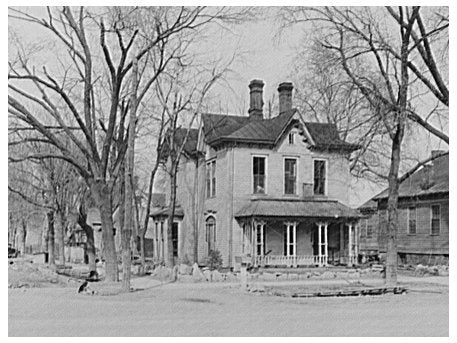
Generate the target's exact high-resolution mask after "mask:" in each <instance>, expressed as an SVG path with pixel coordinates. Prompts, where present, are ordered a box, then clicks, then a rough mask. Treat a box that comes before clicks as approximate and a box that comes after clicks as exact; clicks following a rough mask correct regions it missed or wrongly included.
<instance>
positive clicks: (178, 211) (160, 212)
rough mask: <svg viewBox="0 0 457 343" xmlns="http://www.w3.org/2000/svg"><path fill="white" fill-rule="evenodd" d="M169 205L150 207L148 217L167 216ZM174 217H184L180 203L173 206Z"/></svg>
mask: <svg viewBox="0 0 457 343" xmlns="http://www.w3.org/2000/svg"><path fill="white" fill-rule="evenodd" d="M168 211H169V207H168V206H166V207H156V208H152V209H151V214H150V217H166V216H168ZM175 217H178V218H180V217H184V211H183V209H182V208H181V206H180V205H176V207H175Z"/></svg>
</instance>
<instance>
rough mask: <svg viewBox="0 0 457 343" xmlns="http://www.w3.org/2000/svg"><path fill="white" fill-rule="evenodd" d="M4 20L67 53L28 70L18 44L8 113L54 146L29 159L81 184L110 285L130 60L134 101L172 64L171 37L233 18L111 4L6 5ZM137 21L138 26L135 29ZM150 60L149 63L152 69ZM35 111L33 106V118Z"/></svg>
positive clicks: (114, 273)
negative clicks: (28, 27)
mask: <svg viewBox="0 0 457 343" xmlns="http://www.w3.org/2000/svg"><path fill="white" fill-rule="evenodd" d="M10 18H11V19H14V20H20V21H22V22H24V23H28V24H32V25H35V26H36V27H39V28H41V29H44V30H45V31H46V32H47V33H50V34H51V36H52V39H53V43H55V46H56V49H57V51H65V52H66V53H67V56H62V54H58V53H56V55H55V56H56V61H55V62H56V63H55V67H53V68H49V67H48V66H46V65H44V64H42V62H38V65H35V64H34V63H33V59H30V58H29V57H30V55H29V54H27V53H26V51H25V49H24V48H23V46H24V45H21V44H20V43H21V42H18V43H19V44H17V48H16V58H15V59H13V60H10V63H9V73H8V80H9V83H8V87H9V91H10V92H9V93H10V94H9V97H8V105H9V109H8V111H9V113H10V114H11V115H12V116H14V117H16V118H17V119H18V120H19V121H20V122H21V125H23V126H25V127H29V128H33V129H34V130H36V131H37V132H38V133H39V134H40V137H39V138H38V139H40V140H41V141H42V143H43V144H50V145H52V146H54V147H56V152H53V153H52V154H49V153H44V152H40V153H34V154H33V155H31V156H29V157H30V158H33V159H35V160H42V159H48V158H57V159H62V160H64V161H66V162H68V163H70V164H72V165H73V167H74V168H75V169H76V170H77V171H78V173H79V174H80V175H81V176H82V178H83V179H84V180H85V182H86V183H87V185H88V187H89V189H90V191H91V194H92V196H93V198H94V200H95V202H96V205H97V207H98V209H99V211H100V215H101V222H102V228H103V243H104V244H103V247H104V251H103V255H104V258H105V260H106V276H107V279H108V280H117V279H118V270H117V257H116V250H115V243H114V237H113V217H112V212H113V208H112V207H113V206H112V205H113V204H112V201H113V198H112V191H113V189H114V187H115V181H116V179H117V177H118V176H119V173H120V170H121V166H122V163H123V161H124V156H125V151H126V149H127V144H126V140H124V141H123V142H122V144H121V146H120V149H117V148H116V147H115V145H116V143H115V128H116V127H117V125H118V124H119V121H120V115H119V113H120V110H121V104H122V103H123V101H124V100H125V101H126V102H128V101H127V99H128V98H129V91H128V90H129V87H128V80H129V79H130V77H129V76H130V75H131V71H132V67H133V61H134V60H137V61H138V64H139V65H141V66H143V67H144V68H145V69H147V70H148V77H144V78H142V81H140V85H139V88H138V89H139V91H138V93H139V94H138V100H137V101H138V102H141V101H142V99H143V98H144V96H145V94H146V93H147V91H148V89H149V87H150V86H151V85H152V84H154V82H155V80H156V78H157V76H158V75H160V74H161V73H162V72H163V71H164V69H165V67H166V65H167V63H168V62H169V61H172V60H174V56H175V55H174V47H176V45H175V44H171V42H172V41H173V40H183V39H186V38H187V36H186V35H187V34H192V33H194V32H198V29H199V28H200V27H203V26H204V25H206V24H208V23H210V22H212V21H215V20H219V19H222V18H223V19H228V20H236V18H237V15H234V16H232V15H231V14H230V13H229V12H228V11H227V10H226V9H224V8H209V9H207V8H205V7H192V8H187V7H179V8H177V7H166V8H118V7H116V8H110V9H109V10H108V11H103V10H100V9H85V8H83V7H81V8H80V9H79V10H78V11H77V12H76V13H75V12H74V10H73V9H71V8H70V7H64V8H62V9H51V8H48V9H47V15H46V17H45V18H41V17H40V16H34V15H31V14H29V13H26V12H24V11H22V10H18V9H14V8H11V9H10ZM140 20H143V22H146V25H142V26H141V25H138V26H137V25H135V23H138V22H139V21H140ZM169 46H171V47H172V48H171V50H168V47H169ZM58 49H60V50H58ZM60 58H61V60H60V62H61V63H59V59H60ZM151 58H154V59H155V63H154V64H152V66H151V64H150V60H151ZM40 64H41V65H40ZM58 66H60V68H59V67H58ZM149 66H151V67H150V68H149ZM103 84H108V85H109V89H108V90H105V88H104V87H103ZM32 88H33V91H30V89H32ZM36 108H40V109H41V112H40V113H39V114H38V112H37V111H36ZM126 108H128V106H126ZM49 125H52V126H56V127H59V128H61V130H62V133H63V135H64V136H65V137H67V138H68V139H69V140H71V142H72V144H74V145H75V146H76V147H77V149H78V151H77V153H76V154H75V153H74V152H72V151H69V149H68V147H67V146H66V144H65V142H63V141H62V139H61V138H60V137H58V136H56V135H55V134H54V133H53V132H52V130H49ZM72 128H77V130H73V129H72Z"/></svg>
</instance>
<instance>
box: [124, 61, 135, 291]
mask: <svg viewBox="0 0 457 343" xmlns="http://www.w3.org/2000/svg"><path fill="white" fill-rule="evenodd" d="M132 77H133V80H132V96H131V108H130V117H129V132H128V142H127V159H126V164H125V174H124V175H125V179H124V183H125V218H124V228H123V230H122V289H123V291H124V292H130V277H131V273H132V254H131V247H132V246H133V247H136V237H137V235H134V236H133V238H134V241H135V243H134V244H132V242H131V238H132V231H134V230H133V222H134V218H133V216H134V213H133V200H134V198H135V192H134V189H133V175H134V163H135V158H134V157H135V122H136V110H137V105H138V101H137V97H136V92H137V89H138V61H137V60H136V59H134V60H133V70H132ZM121 206H122V204H121Z"/></svg>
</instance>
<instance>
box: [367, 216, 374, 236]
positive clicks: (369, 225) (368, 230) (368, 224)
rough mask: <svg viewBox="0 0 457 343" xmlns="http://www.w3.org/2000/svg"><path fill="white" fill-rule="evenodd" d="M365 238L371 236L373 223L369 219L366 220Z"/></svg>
mask: <svg viewBox="0 0 457 343" xmlns="http://www.w3.org/2000/svg"><path fill="white" fill-rule="evenodd" d="M366 231H367V232H366V238H368V239H369V238H373V225H372V223H371V221H370V220H369V219H367V222H366Z"/></svg>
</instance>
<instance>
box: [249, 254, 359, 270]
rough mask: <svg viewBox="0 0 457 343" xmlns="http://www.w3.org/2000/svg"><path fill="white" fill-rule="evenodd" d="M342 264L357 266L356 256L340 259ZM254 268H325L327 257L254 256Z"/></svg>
mask: <svg viewBox="0 0 457 343" xmlns="http://www.w3.org/2000/svg"><path fill="white" fill-rule="evenodd" d="M342 261H343V263H345V262H346V263H347V264H349V265H351V266H352V265H356V264H357V257H356V256H346V257H343V259H342ZM253 263H254V266H286V267H297V266H316V265H318V266H325V265H327V263H328V256H313V255H297V256H283V255H267V256H255V257H254V258H253Z"/></svg>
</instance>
